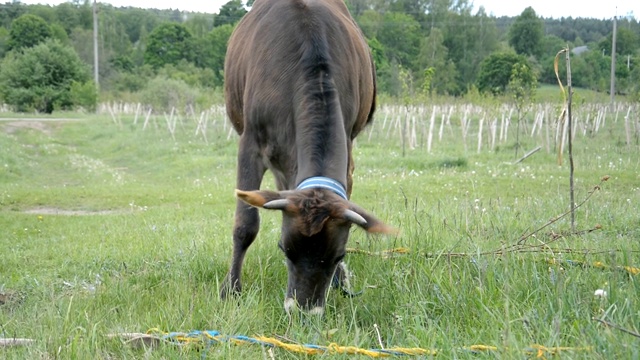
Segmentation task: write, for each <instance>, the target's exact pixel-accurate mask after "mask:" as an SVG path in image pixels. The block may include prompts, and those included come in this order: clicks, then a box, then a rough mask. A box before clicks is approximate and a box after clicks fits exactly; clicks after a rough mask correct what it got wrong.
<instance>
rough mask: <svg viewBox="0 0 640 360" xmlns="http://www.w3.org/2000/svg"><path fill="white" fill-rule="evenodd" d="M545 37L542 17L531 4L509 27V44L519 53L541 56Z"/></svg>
mask: <svg viewBox="0 0 640 360" xmlns="http://www.w3.org/2000/svg"><path fill="white" fill-rule="evenodd" d="M543 37H544V29H543V23H542V19H540V18H539V17H538V15H537V14H536V11H535V10H533V8H532V7H531V6H529V7H527V8H526V9H524V11H523V12H522V14H520V16H518V17H516V20H515V21H514V22H513V24H512V25H511V27H510V28H509V45H511V46H512V47H513V49H514V50H515V51H516V53H518V54H522V55H526V56H530V55H531V56H540V54H541V50H542V47H541V44H542V38H543Z"/></svg>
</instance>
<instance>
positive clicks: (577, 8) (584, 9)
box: [21, 0, 640, 19]
mask: <svg viewBox="0 0 640 360" xmlns="http://www.w3.org/2000/svg"><path fill="white" fill-rule="evenodd" d="M228 1H229V0H181V1H176V0H102V1H99V2H106V3H110V4H112V5H113V6H116V7H118V6H132V7H140V8H157V9H176V8H177V9H179V10H184V11H199V12H207V13H217V12H218V10H219V9H220V6H222V5H223V4H225V3H226V2H228ZM21 2H22V3H25V4H37V3H41V4H50V5H57V4H60V3H62V2H65V1H64V0H21ZM470 2H471V3H473V4H474V9H475V10H476V11H477V9H478V8H479V7H480V6H483V7H484V8H485V11H486V12H487V14H489V15H491V14H493V15H494V16H503V15H505V16H517V15H520V13H522V11H523V10H524V9H525V8H526V7H528V6H531V7H533V9H534V10H535V11H536V14H538V16H542V17H545V18H549V17H551V18H556V19H557V18H561V17H569V16H571V17H574V18H577V17H587V18H596V19H611V18H613V17H614V16H616V15H617V16H619V17H623V16H628V15H633V16H634V17H635V18H636V19H640V0H612V1H611V2H609V1H607V0H605V1H597V0H593V1H590V0H586V1H585V0H564V1H562V0H536V1H533V0H510V1H509V0H475V1H474V0H470Z"/></svg>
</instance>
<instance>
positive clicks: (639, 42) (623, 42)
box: [598, 27, 640, 55]
mask: <svg viewBox="0 0 640 360" xmlns="http://www.w3.org/2000/svg"><path fill="white" fill-rule="evenodd" d="M617 30H618V31H617V33H616V54H618V55H633V53H635V52H637V51H638V50H640V33H636V32H634V31H632V30H630V29H627V28H624V27H618V29H617ZM612 37H613V33H610V34H609V35H608V36H607V37H606V38H605V39H603V40H602V41H600V42H599V43H598V48H599V49H600V51H603V52H604V53H605V54H609V55H611V41H612V40H611V39H612Z"/></svg>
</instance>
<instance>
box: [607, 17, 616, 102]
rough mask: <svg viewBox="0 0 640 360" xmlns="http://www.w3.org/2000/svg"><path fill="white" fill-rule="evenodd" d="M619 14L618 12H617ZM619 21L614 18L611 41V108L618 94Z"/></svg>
mask: <svg viewBox="0 0 640 360" xmlns="http://www.w3.org/2000/svg"><path fill="white" fill-rule="evenodd" d="M616 12H617V11H616ZM617 19H618V15H617V14H616V16H614V17H613V36H612V39H611V89H610V91H609V93H610V94H611V106H613V102H614V101H615V99H614V97H615V95H614V94H615V92H616V32H617V27H618V25H617Z"/></svg>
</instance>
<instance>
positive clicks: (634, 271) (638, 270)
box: [547, 259, 640, 275]
mask: <svg viewBox="0 0 640 360" xmlns="http://www.w3.org/2000/svg"><path fill="white" fill-rule="evenodd" d="M547 262H548V263H549V264H552V265H560V264H566V265H573V266H582V267H589V266H591V267H594V268H598V269H603V270H606V269H616V270H624V271H626V272H628V273H629V274H631V275H638V274H640V268H637V267H633V266H613V267H611V266H608V265H606V264H605V263H603V262H602V261H594V262H592V263H590V264H589V263H586V262H583V261H576V260H560V259H549V260H547Z"/></svg>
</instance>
